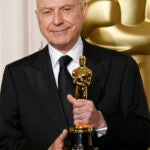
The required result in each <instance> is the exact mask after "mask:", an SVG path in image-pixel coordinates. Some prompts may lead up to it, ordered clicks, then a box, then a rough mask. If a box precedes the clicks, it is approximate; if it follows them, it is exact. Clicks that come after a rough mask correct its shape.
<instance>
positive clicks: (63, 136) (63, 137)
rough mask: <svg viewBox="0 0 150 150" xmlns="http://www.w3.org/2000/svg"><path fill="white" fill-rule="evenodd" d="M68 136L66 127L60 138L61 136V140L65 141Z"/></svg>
mask: <svg viewBox="0 0 150 150" xmlns="http://www.w3.org/2000/svg"><path fill="white" fill-rule="evenodd" d="M66 137H67V130H66V129H64V130H63V132H62V133H61V134H60V136H59V137H58V138H59V140H60V142H64V140H65V138H66Z"/></svg>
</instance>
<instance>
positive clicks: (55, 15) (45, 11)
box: [36, 0, 87, 52]
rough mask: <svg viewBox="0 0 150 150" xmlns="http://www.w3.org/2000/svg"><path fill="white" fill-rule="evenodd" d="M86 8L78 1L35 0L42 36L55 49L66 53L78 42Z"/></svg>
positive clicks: (84, 4)
mask: <svg viewBox="0 0 150 150" xmlns="http://www.w3.org/2000/svg"><path fill="white" fill-rule="evenodd" d="M86 7H87V5H86V3H83V2H81V1H80V0H37V11H36V14H37V18H38V22H39V26H40V30H41V32H42V34H43V36H44V37H45V38H46V39H47V41H48V42H49V43H50V44H51V45H52V46H53V47H55V48H56V49H58V50H60V51H62V52H66V51H68V50H69V49H70V48H72V47H73V45H74V44H75V42H76V41H77V40H78V37H79V35H80V31H81V28H82V23H83V21H84V19H85V15H86Z"/></svg>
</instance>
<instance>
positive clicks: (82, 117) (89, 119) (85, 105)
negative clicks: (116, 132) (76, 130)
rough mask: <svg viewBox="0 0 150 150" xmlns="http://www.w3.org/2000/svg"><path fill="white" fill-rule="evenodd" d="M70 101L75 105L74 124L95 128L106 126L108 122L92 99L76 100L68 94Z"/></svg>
mask: <svg viewBox="0 0 150 150" xmlns="http://www.w3.org/2000/svg"><path fill="white" fill-rule="evenodd" d="M67 99H68V101H69V102H70V103H71V104H72V105H73V117H74V124H75V125H76V126H78V125H86V126H88V127H92V128H94V129H100V128H104V127H106V126H107V125H106V122H105V120H104V117H103V115H102V113H101V112H100V111H97V109H96V108H95V106H94V104H93V102H92V101H91V100H76V99H75V98H74V97H72V96H71V95H68V96H67Z"/></svg>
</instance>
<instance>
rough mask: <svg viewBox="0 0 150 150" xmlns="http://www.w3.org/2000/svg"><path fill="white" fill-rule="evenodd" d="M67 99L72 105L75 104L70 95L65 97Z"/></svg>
mask: <svg viewBox="0 0 150 150" xmlns="http://www.w3.org/2000/svg"><path fill="white" fill-rule="evenodd" d="M67 99H68V101H69V102H70V103H71V104H72V105H74V104H75V102H76V99H75V98H74V97H73V96H72V95H71V94H68V95H67Z"/></svg>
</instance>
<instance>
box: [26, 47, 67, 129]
mask: <svg viewBox="0 0 150 150" xmlns="http://www.w3.org/2000/svg"><path fill="white" fill-rule="evenodd" d="M26 73H27V75H28V78H29V80H30V83H31V87H32V88H33V91H34V92H35V95H36V98H37V100H38V101H39V103H40V105H41V106H42V108H43V109H44V110H45V111H46V113H47V114H49V116H50V120H51V119H52V120H53V121H54V122H55V123H56V126H58V128H59V129H62V128H66V122H65V118H64V114H63V110H62V106H61V103H60V99H59V96H58V93H57V87H56V83H55V79H54V75H53V71H52V66H51V60H50V57H49V52H48V47H45V48H44V49H43V50H42V51H40V52H39V55H38V56H37V58H36V60H35V62H34V64H33V66H32V68H26ZM60 122H61V123H60Z"/></svg>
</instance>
